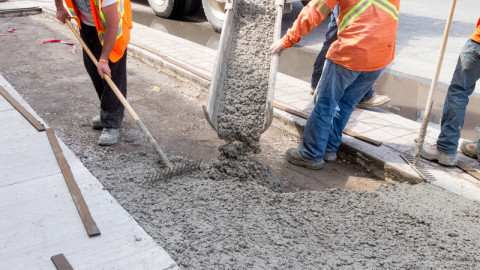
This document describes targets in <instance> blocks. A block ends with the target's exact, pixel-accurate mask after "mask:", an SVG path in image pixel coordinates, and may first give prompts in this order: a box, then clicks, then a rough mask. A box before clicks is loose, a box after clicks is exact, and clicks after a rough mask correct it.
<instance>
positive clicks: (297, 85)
mask: <svg viewBox="0 0 480 270" xmlns="http://www.w3.org/2000/svg"><path fill="white" fill-rule="evenodd" d="M6 4H10V5H11V6H14V7H15V6H16V7H22V6H25V5H27V6H28V5H30V6H31V5H32V4H34V5H37V6H38V5H40V6H42V7H44V8H45V9H44V11H45V12H47V13H48V14H51V15H53V14H54V12H53V10H54V6H53V3H52V2H50V1H48V2H47V1H40V2H30V1H13V2H12V0H10V2H6V3H3V4H2V5H0V9H1V8H3V6H5V5H6ZM5 8H6V7H5ZM10 8H11V7H10ZM129 53H130V54H131V55H134V56H135V57H138V58H139V59H141V60H143V61H144V62H146V63H149V64H151V65H155V66H157V67H163V68H169V69H171V70H173V71H174V72H175V73H176V74H178V75H179V76H183V77H185V78H188V79H190V80H195V81H197V82H199V83H201V84H203V85H204V86H205V87H207V88H208V85H209V83H210V82H209V80H208V79H209V78H210V77H211V75H212V70H213V66H214V63H215V57H216V51H214V50H212V49H209V48H206V47H203V46H200V45H197V44H195V43H193V42H190V41H186V40H184V39H181V38H178V37H175V36H172V35H169V34H166V33H163V32H161V31H158V30H154V29H151V28H148V27H146V26H143V25H140V24H136V23H134V30H133V31H132V37H131V45H130V46H129ZM159 55H160V56H159ZM180 66H181V67H183V68H181V67H180ZM274 101H275V103H277V104H279V105H281V106H283V107H286V108H288V109H289V110H294V111H297V112H300V113H302V114H309V113H310V111H311V110H312V108H313V103H312V96H311V95H310V93H309V84H308V83H306V82H304V81H302V80H298V79H295V78H293V77H290V76H286V75H284V74H278V75H277V85H276V91H275V100H274ZM275 113H276V117H277V119H279V120H281V121H283V122H285V123H288V124H289V126H290V127H292V130H297V129H298V128H297V127H299V126H300V129H301V127H303V126H304V125H305V122H306V121H305V119H303V118H301V117H297V116H295V115H292V114H289V113H286V112H284V111H281V110H278V109H275ZM347 129H349V130H351V131H353V132H355V133H358V134H361V135H363V136H365V137H368V138H371V139H375V140H377V141H380V142H382V145H381V146H374V145H371V144H368V143H366V142H363V141H360V140H358V139H355V138H352V137H350V136H347V135H344V139H343V142H344V147H343V150H344V151H346V152H348V154H349V155H350V156H352V157H354V158H355V159H356V160H357V162H359V163H361V164H364V165H365V166H366V167H368V168H370V169H373V171H375V172H377V173H378V174H381V175H380V176H381V177H386V178H390V179H394V180H404V181H408V182H411V183H418V182H421V181H422V180H421V178H420V177H419V176H418V174H417V173H416V172H415V171H414V170H413V169H412V168H411V167H410V166H409V165H408V164H407V163H406V162H405V161H404V160H403V159H402V158H401V156H400V154H403V155H413V154H414V150H415V143H414V141H413V140H414V139H415V138H417V136H418V131H419V129H420V124H419V123H417V122H415V121H411V120H408V119H405V118H402V117H400V116H398V115H395V114H391V113H388V112H385V111H371V110H359V109H357V110H355V112H354V113H353V115H352V117H351V119H350V122H349V124H348V125H347ZM297 132H301V131H297ZM437 136H438V130H436V129H433V128H429V129H428V132H427V136H426V139H425V141H426V142H427V143H434V142H435V140H436V137H437ZM459 160H460V161H462V162H464V163H465V164H467V165H468V166H470V167H473V168H476V167H478V162H477V161H476V160H473V159H470V158H467V157H464V156H463V155H460V156H459ZM421 162H422V164H423V165H424V166H425V168H426V169H427V170H428V171H429V172H430V173H431V174H432V175H433V176H434V177H435V178H436V180H435V181H433V182H432V184H435V185H438V186H440V187H443V188H445V189H448V190H450V191H452V192H454V193H457V194H460V195H462V196H465V197H467V198H470V199H473V200H477V201H480V181H479V180H476V179H475V178H473V177H472V176H470V175H468V174H466V173H464V172H463V171H462V170H460V169H458V168H456V167H454V168H447V167H443V166H440V165H438V164H435V163H431V162H427V161H425V160H421ZM372 167H373V168H372Z"/></svg>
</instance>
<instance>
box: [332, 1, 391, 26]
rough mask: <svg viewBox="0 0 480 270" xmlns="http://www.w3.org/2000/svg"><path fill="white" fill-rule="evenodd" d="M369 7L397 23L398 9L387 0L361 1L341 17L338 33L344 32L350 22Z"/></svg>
mask: <svg viewBox="0 0 480 270" xmlns="http://www.w3.org/2000/svg"><path fill="white" fill-rule="evenodd" d="M371 5H375V6H377V7H379V8H380V9H382V10H383V11H385V12H387V13H388V14H390V16H392V17H393V19H394V20H396V21H398V9H397V7H396V6H395V5H393V4H392V3H390V2H389V1H388V0H362V1H360V2H358V3H357V4H356V5H355V6H354V7H353V8H352V9H350V10H349V11H348V12H347V13H346V14H345V16H343V18H342V21H341V22H340V25H339V28H338V32H341V31H342V30H344V29H345V28H346V27H347V26H348V25H349V24H350V22H352V21H353V20H354V19H356V18H357V17H358V16H360V15H361V14H362V13H363V12H364V11H365V10H366V9H367V8H368V7H370V6H371Z"/></svg>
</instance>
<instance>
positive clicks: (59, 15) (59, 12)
mask: <svg viewBox="0 0 480 270" xmlns="http://www.w3.org/2000/svg"><path fill="white" fill-rule="evenodd" d="M56 17H57V19H58V20H59V21H61V22H62V23H65V19H66V18H68V19H70V14H69V13H68V11H67V9H66V8H65V7H63V6H62V7H61V8H60V9H59V10H57V14H56Z"/></svg>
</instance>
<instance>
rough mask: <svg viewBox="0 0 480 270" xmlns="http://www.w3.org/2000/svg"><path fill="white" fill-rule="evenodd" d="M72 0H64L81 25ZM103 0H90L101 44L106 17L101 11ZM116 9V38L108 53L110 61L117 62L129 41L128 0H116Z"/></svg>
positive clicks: (129, 7) (130, 22)
mask: <svg viewBox="0 0 480 270" xmlns="http://www.w3.org/2000/svg"><path fill="white" fill-rule="evenodd" d="M73 2H74V0H65V3H66V4H67V7H68V10H69V11H70V14H71V15H72V18H74V19H75V20H76V21H77V24H78V27H81V24H80V18H79V16H78V14H79V13H78V12H79V11H78V8H77V7H76V6H75V5H74V3H73ZM102 2H103V0H90V7H91V10H92V14H93V20H94V21H95V28H97V34H98V38H99V39H100V43H101V44H102V46H103V41H104V39H105V25H106V19H105V16H104V14H103V12H102ZM117 10H118V14H119V15H120V22H119V24H118V29H117V39H116V40H115V44H114V45H113V49H112V52H111V53H110V57H109V59H110V61H112V62H117V61H118V60H120V58H122V56H123V54H124V53H125V50H126V49H127V45H128V42H129V41H130V29H132V7H131V5H130V0H118V2H117Z"/></svg>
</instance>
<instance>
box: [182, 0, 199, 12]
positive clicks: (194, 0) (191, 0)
mask: <svg viewBox="0 0 480 270" xmlns="http://www.w3.org/2000/svg"><path fill="white" fill-rule="evenodd" d="M184 1H185V2H184V4H183V10H182V15H190V14H193V13H195V12H196V11H197V10H198V9H199V8H200V6H201V5H202V1H201V0H184Z"/></svg>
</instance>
